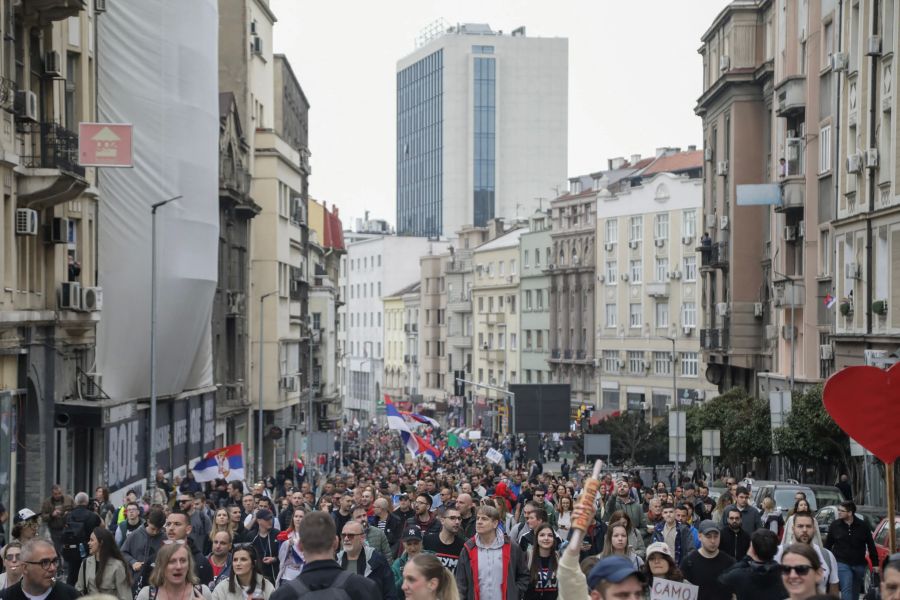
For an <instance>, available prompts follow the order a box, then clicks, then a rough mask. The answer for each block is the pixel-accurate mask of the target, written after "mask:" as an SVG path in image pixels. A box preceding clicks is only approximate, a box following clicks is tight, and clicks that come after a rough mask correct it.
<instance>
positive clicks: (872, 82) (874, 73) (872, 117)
mask: <svg viewBox="0 0 900 600" xmlns="http://www.w3.org/2000/svg"><path fill="white" fill-rule="evenodd" d="M879 10H880V2H879V0H874V2H873V3H872V29H871V30H870V31H871V32H873V33H874V32H876V31H878V11H879ZM877 99H878V57H877V56H870V57H869V146H868V147H869V148H870V149H871V148H877V147H878V144H877V141H876V139H875V127H876V124H877V122H878V110H877V106H876V100H877ZM868 171H869V173H868V177H869V210H868V212H869V214H868V215H866V334H871V333H872V316H873V315H872V301H873V292H872V281H873V279H872V277H873V275H874V273H875V270H874V269H873V268H872V261H873V258H874V257H873V256H872V252H873V250H872V246H873V240H872V213H873V212H874V211H875V184H876V181H877V179H876V176H875V175H876V174H875V171H876V169H869V170H868ZM867 345H868V344H867Z"/></svg>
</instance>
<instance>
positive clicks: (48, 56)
mask: <svg viewBox="0 0 900 600" xmlns="http://www.w3.org/2000/svg"><path fill="white" fill-rule="evenodd" d="M44 75H49V76H50V77H62V65H60V60H59V52H57V51H56V50H50V51H49V52H47V53H45V54H44Z"/></svg>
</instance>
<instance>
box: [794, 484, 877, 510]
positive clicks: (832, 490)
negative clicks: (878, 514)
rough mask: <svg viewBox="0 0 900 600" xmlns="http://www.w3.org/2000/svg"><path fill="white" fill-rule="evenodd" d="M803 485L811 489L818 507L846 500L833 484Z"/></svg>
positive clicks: (833, 504)
mask: <svg viewBox="0 0 900 600" xmlns="http://www.w3.org/2000/svg"><path fill="white" fill-rule="evenodd" d="M804 485H805V486H806V487H808V488H809V489H811V490H812V491H813V494H815V496H816V506H818V507H819V508H822V507H825V506H836V505H838V504H840V503H841V502H843V501H844V500H847V498H844V494H843V493H842V492H841V490H839V489H837V488H836V487H834V486H833V485H812V484H804ZM885 514H887V513H885ZM882 516H883V515H882Z"/></svg>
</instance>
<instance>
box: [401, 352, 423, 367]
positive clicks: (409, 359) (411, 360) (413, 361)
mask: <svg viewBox="0 0 900 600" xmlns="http://www.w3.org/2000/svg"><path fill="white" fill-rule="evenodd" d="M403 364H405V365H417V364H419V356H418V355H417V354H404V355H403Z"/></svg>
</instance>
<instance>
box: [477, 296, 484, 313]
mask: <svg viewBox="0 0 900 600" xmlns="http://www.w3.org/2000/svg"><path fill="white" fill-rule="evenodd" d="M478 312H480V313H483V312H484V296H478Z"/></svg>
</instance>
